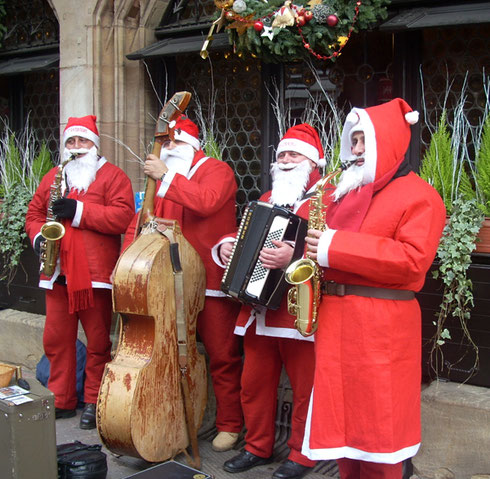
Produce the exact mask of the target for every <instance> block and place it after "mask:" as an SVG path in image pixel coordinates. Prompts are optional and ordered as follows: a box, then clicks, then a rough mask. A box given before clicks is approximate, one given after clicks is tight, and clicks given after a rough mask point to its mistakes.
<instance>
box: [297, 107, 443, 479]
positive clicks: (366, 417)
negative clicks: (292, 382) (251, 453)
mask: <svg viewBox="0 0 490 479" xmlns="http://www.w3.org/2000/svg"><path fill="white" fill-rule="evenodd" d="M417 119H418V113H417V112H413V111H412V110H411V108H410V107H409V106H408V105H407V103H406V102H405V101H404V100H401V99H399V98H398V99H395V100H392V101H390V102H388V103H385V104H383V105H379V106H375V107H372V108H366V109H359V108H354V109H353V110H352V112H351V113H349V115H348V116H347V118H346V122H345V126H344V130H343V133H342V138H341V161H342V162H343V164H344V165H345V166H348V165H351V166H350V167H349V168H347V170H346V171H345V172H344V173H343V174H342V176H341V178H340V182H339V184H338V187H337V190H336V191H335V192H334V195H333V198H332V197H330V205H329V206H328V208H327V211H326V224H327V229H326V231H325V232H323V233H322V232H321V231H318V230H309V231H308V237H307V244H308V247H307V254H308V256H310V257H311V258H312V259H314V260H317V261H318V263H319V265H321V266H322V267H323V273H324V281H325V283H324V285H323V293H324V294H323V296H322V302H321V304H320V309H319V317H318V324H319V326H318V330H317V332H316V335H315V346H316V347H315V352H316V370H315V381H314V388H313V392H312V396H311V401H310V406H309V411H308V421H307V427H306V433H305V439H304V443H303V453H304V454H306V455H307V456H308V457H310V458H311V459H337V462H338V465H339V470H340V476H341V478H342V479H359V478H362V479H371V478H386V479H401V477H402V462H403V461H404V460H405V459H407V458H410V457H412V456H414V455H415V454H416V453H417V450H418V448H419V446H420V383H421V344H422V343H421V342H422V339H421V314H420V308H419V304H418V302H417V300H416V299H415V295H414V292H416V291H419V290H420V289H421V288H422V286H423V284H424V281H425V275H426V272H427V270H428V269H429V267H430V265H431V263H432V261H433V259H434V256H435V254H436V250H437V247H438V244H439V239H440V236H441V233H442V230H443V227H444V222H445V209H444V205H443V203H442V200H441V198H440V196H439V195H438V194H437V192H436V191H435V190H434V189H433V188H432V187H431V186H429V185H428V184H427V183H426V182H425V181H424V180H422V179H421V178H420V177H418V176H417V175H416V174H415V173H413V172H411V171H410V167H409V165H408V161H407V160H405V158H404V155H405V152H406V150H407V148H408V145H409V142H410V136H411V133H410V124H413V123H415V122H416V121H417Z"/></svg>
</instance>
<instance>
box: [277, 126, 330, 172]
mask: <svg viewBox="0 0 490 479" xmlns="http://www.w3.org/2000/svg"><path fill="white" fill-rule="evenodd" d="M283 151H295V152H296V153H299V154H300V155H304V156H306V157H307V158H308V159H310V160H311V161H313V162H314V163H316V164H317V165H318V166H325V164H326V162H325V158H324V157H323V148H322V144H321V142H320V137H319V136H318V133H317V131H316V130H315V128H313V127H312V126H311V125H308V123H302V124H301V125H296V126H292V127H291V128H289V130H288V131H287V132H286V134H285V135H284V136H283V137H282V140H281V141H280V142H279V145H278V146H277V151H276V160H277V158H278V156H279V154H280V153H282V152H283Z"/></svg>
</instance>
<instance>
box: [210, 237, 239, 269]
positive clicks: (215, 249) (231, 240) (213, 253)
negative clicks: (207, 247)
mask: <svg viewBox="0 0 490 479" xmlns="http://www.w3.org/2000/svg"><path fill="white" fill-rule="evenodd" d="M234 242H235V238H233V237H231V236H227V237H226V238H223V239H222V240H221V241H220V242H219V243H216V244H215V245H214V246H213V247H212V248H211V257H212V258H213V261H214V262H215V263H216V264H217V265H218V266H220V267H221V268H223V269H224V268H226V264H224V263H222V262H221V258H220V257H219V254H218V251H219V247H220V246H221V245H222V244H225V243H234Z"/></svg>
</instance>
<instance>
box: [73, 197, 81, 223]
mask: <svg viewBox="0 0 490 479" xmlns="http://www.w3.org/2000/svg"><path fill="white" fill-rule="evenodd" d="M82 213H83V203H82V202H81V201H78V200H77V209H76V211H75V216H74V217H73V220H72V221H71V225H72V226H73V227H74V228H78V227H79V226H80V222H81V221H82Z"/></svg>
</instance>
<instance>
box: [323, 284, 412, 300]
mask: <svg viewBox="0 0 490 479" xmlns="http://www.w3.org/2000/svg"><path fill="white" fill-rule="evenodd" d="M322 293H323V294H326V295H328V296H346V295H348V294H352V295H355V296H364V297H365V298H377V299H395V300H404V301H408V300H410V299H413V298H415V293H414V292H413V291H409V290H407V289H388V288H375V287H373V286H361V285H358V284H339V283H336V282H335V281H326V282H325V283H322Z"/></svg>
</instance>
